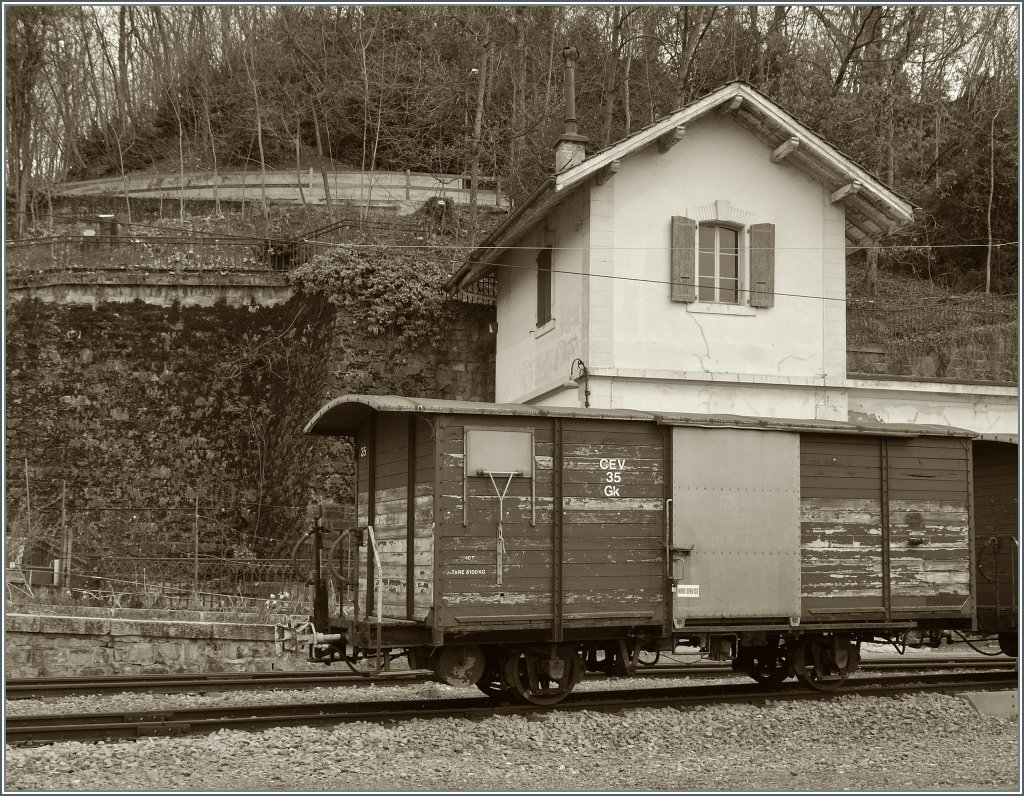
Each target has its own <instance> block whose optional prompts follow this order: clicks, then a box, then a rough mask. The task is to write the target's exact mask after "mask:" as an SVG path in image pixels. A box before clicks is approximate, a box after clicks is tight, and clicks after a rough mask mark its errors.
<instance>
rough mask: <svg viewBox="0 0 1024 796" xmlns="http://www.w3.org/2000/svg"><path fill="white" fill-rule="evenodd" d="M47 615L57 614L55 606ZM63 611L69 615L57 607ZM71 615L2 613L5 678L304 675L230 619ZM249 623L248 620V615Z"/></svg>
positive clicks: (265, 630)
mask: <svg viewBox="0 0 1024 796" xmlns="http://www.w3.org/2000/svg"><path fill="white" fill-rule="evenodd" d="M54 610H60V609H59V608H55V609H54ZM64 610H65V611H67V612H68V613H70V612H71V610H70V609H64ZM74 613H75V614H76V615H74V616H67V615H60V614H40V613H32V614H27V613H26V614H21V613H8V614H7V615H6V616H5V618H4V627H5V630H6V646H5V651H4V663H5V666H6V669H5V670H6V674H7V677H8V678H16V677H74V676H90V675H112V674H171V673H195V672H267V671H282V670H284V671H293V670H301V669H310V668H314V666H315V667H316V668H317V669H318V670H319V669H320V668H322V667H321V666H320V665H314V664H310V663H307V662H306V659H305V657H304V656H303V655H294V654H288V655H280V656H278V655H276V654H275V652H274V644H273V640H274V627H273V624H255V623H252V622H251V621H250V622H240V621H237V620H236V621H232V620H233V619H236V618H235V617H232V616H230V615H224V614H212V613H205V614H204V613H199V612H182V614H183V615H182V616H181V617H180V618H175V619H174V620H168V619H166V618H153V617H154V616H155V615H157V614H158V613H159V612H149V611H123V610H122V611H118V612H117V614H118V616H116V617H115V616H111V615H104V614H109V613H111V612H110V611H107V610H105V609H91V610H90V609H74ZM250 619H251V617H250Z"/></svg>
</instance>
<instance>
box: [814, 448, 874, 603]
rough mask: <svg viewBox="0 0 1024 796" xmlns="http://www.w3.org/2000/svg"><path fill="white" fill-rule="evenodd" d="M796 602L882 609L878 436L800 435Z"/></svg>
mask: <svg viewBox="0 0 1024 796" xmlns="http://www.w3.org/2000/svg"><path fill="white" fill-rule="evenodd" d="M800 580H801V594H802V598H803V604H804V606H805V608H807V607H818V608H819V609H820V608H823V607H825V606H829V605H842V606H843V607H863V608H865V609H867V610H870V609H879V610H880V609H882V607H883V605H882V597H883V595H882V591H883V589H882V461H881V451H880V447H879V441H878V440H877V439H871V438H867V437H859V436H857V437H855V436H850V435H829V434H802V435H801V436H800Z"/></svg>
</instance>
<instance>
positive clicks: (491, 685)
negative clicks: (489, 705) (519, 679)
mask: <svg viewBox="0 0 1024 796" xmlns="http://www.w3.org/2000/svg"><path fill="white" fill-rule="evenodd" d="M486 654H487V665H486V667H485V668H484V673H483V674H482V675H481V676H480V679H479V680H477V681H476V687H477V688H479V689H480V690H481V691H483V692H484V693H485V694H487V696H489V697H490V698H491V699H504V698H507V697H511V696H512V695H513V694H514V693H515V691H516V689H515V687H514V686H513V685H512V684H511V683H509V681H508V680H506V679H505V675H504V674H502V665H501V663H502V659H501V657H500V656H499V655H498V654H496V653H495V652H494V651H493V650H487V651H486Z"/></svg>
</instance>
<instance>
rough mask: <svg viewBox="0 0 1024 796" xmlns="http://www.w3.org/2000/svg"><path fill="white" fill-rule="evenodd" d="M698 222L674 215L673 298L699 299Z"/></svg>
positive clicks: (689, 300)
mask: <svg viewBox="0 0 1024 796" xmlns="http://www.w3.org/2000/svg"><path fill="white" fill-rule="evenodd" d="M696 256H697V222H696V221H694V220H693V219H692V218H686V217H685V216H672V300H673V301H685V302H691V301H696V300H697V268H696Z"/></svg>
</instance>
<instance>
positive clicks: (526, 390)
mask: <svg viewBox="0 0 1024 796" xmlns="http://www.w3.org/2000/svg"><path fill="white" fill-rule="evenodd" d="M588 217H589V200H588V196H587V191H586V190H585V189H584V190H582V191H579V192H577V193H576V194H575V195H573V196H571V197H569V198H568V199H567V200H566V201H565V202H563V203H562V204H561V205H559V206H558V207H556V208H555V209H554V210H553V211H552V213H551V215H550V216H549V217H548V218H547V219H546V221H542V222H541V223H540V224H539V225H538V226H537V227H536V228H534V229H533V230H531V231H530V232H529V233H528V234H526V235H524V236H523V237H522V238H521V239H520V240H518V241H517V242H516V243H515V244H514V246H513V248H511V249H509V250H508V251H506V252H505V253H504V255H503V256H502V259H501V264H500V265H499V267H498V272H497V274H498V295H497V320H498V332H497V340H496V353H495V367H496V374H495V400H496V401H498V402H499V403H502V402H506V401H515V402H535V401H537V400H538V399H543V397H544V396H545V395H547V394H548V393H549V392H550V391H551V390H553V389H555V388H556V387H557V386H558V385H559V384H564V383H565V382H567V381H569V376H570V368H571V365H572V362H573V360H574V359H576V358H577V357H580V356H583V352H584V348H585V339H586V331H585V329H586V327H585V321H584V313H585V312H586V309H585V305H584V301H583V292H584V287H583V282H584V277H583V274H584V273H585V271H586V268H587V263H588V260H589V257H590V251H589V238H590V236H589V218H588ZM545 246H551V247H552V249H553V251H552V258H551V270H552V284H551V302H552V316H553V318H552V321H551V322H550V323H548V324H545V325H544V326H542V327H540V328H538V327H537V254H538V252H539V251H540V249H542V248H544V247H545Z"/></svg>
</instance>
